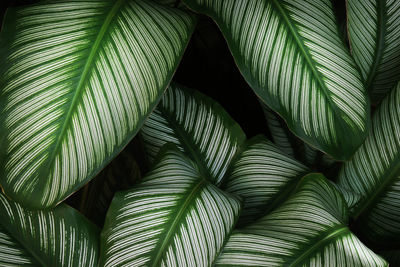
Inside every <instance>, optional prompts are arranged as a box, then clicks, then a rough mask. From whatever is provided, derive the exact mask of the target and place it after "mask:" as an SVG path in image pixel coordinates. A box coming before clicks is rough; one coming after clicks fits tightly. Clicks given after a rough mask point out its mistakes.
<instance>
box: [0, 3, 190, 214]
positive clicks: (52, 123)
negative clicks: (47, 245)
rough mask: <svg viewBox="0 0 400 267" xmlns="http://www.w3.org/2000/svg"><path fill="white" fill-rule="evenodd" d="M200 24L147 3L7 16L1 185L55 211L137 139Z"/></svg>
mask: <svg viewBox="0 0 400 267" xmlns="http://www.w3.org/2000/svg"><path fill="white" fill-rule="evenodd" d="M193 25H194V21H193V19H192V18H191V17H190V16H189V15H187V14H186V13H184V12H182V11H179V10H177V9H172V8H168V7H166V6H162V5H158V4H156V3H155V2H153V1H144V0H126V1H123V0H115V1H108V0H101V1H69V0H68V1H67V0H62V1H45V2H41V3H39V4H36V5H30V6H26V7H22V8H13V9H9V10H8V11H7V14H6V18H5V23H4V26H3V30H2V32H1V36H0V39H1V40H2V43H1V54H0V57H1V62H2V64H1V69H0V74H1V75H0V90H1V91H0V101H1V102H0V134H1V136H0V141H1V147H2V149H1V150H0V183H1V185H2V186H3V188H4V190H5V192H6V193H7V195H9V196H11V197H12V198H13V199H15V200H17V201H19V202H22V203H23V204H25V205H27V206H32V207H48V206H54V205H56V204H57V203H58V202H60V201H61V200H63V199H64V198H65V197H67V196H68V195H69V194H71V193H72V192H74V191H75V190H77V189H78V188H79V187H80V186H81V185H83V184H85V183H86V182H87V181H88V180H89V179H90V178H92V177H93V176H94V175H95V174H97V173H98V172H99V171H100V170H101V169H102V168H103V167H104V166H105V165H106V164H107V163H108V162H109V161H110V160H111V159H112V158H113V157H115V155H117V154H118V153H119V152H120V151H121V150H122V148H123V147H124V146H125V145H126V144H127V143H128V141H129V140H130V139H131V138H132V137H133V136H134V135H135V134H136V132H137V131H138V129H139V128H140V126H141V124H142V123H143V120H144V118H145V117H146V116H147V115H148V114H149V113H150V111H151V110H152V109H153V107H154V106H155V104H156V103H157V102H158V100H159V98H160V97H161V95H162V93H163V92H164V89H165V88H166V87H167V84H168V83H169V81H170V79H171V77H172V74H173V72H174V71H175V69H176V66H177V64H178V62H179V60H180V58H181V56H182V54H183V50H184V48H185V46H186V43H187V42H188V39H189V36H190V34H191V31H192V30H193Z"/></svg>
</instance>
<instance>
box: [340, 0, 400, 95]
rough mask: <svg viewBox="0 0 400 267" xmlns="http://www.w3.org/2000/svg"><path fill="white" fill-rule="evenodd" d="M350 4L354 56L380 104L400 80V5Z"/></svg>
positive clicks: (353, 0)
mask: <svg viewBox="0 0 400 267" xmlns="http://www.w3.org/2000/svg"><path fill="white" fill-rule="evenodd" d="M346 2H347V11H348V31H349V38H350V44H351V49H352V54H353V56H354V58H355V61H356V63H357V65H358V66H359V68H360V70H361V76H362V78H363V81H364V84H365V86H366V88H367V89H368V90H369V91H370V93H371V95H372V101H373V102H378V101H380V100H382V98H383V97H384V96H385V95H386V94H387V93H388V91H389V90H390V89H392V88H393V87H394V86H395V85H396V82H397V81H399V80H400V71H399V69H400V3H399V1H396V0H387V1H381V0H366V1H359V0H348V1H346Z"/></svg>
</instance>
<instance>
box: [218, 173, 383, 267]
mask: <svg viewBox="0 0 400 267" xmlns="http://www.w3.org/2000/svg"><path fill="white" fill-rule="evenodd" d="M346 209H347V207H346V204H345V203H344V201H343V199H342V197H341V195H340V194H339V193H338V192H337V191H336V190H335V189H334V188H333V186H332V185H331V184H330V183H329V182H328V181H327V180H326V179H324V178H323V176H322V175H318V174H311V175H308V176H306V177H304V178H303V181H302V183H301V185H300V186H299V188H298V189H297V193H296V194H294V195H293V196H292V197H291V198H290V199H289V200H287V201H286V202H285V203H284V204H283V205H282V206H281V207H280V208H278V209H276V210H275V211H273V212H272V213H271V214H269V215H267V216H265V217H263V218H261V219H260V220H258V221H257V222H255V223H254V224H252V225H249V226H247V227H245V228H243V229H239V230H235V231H234V232H233V233H232V235H231V237H230V238H229V240H228V242H227V244H226V245H225V247H224V250H223V251H222V253H221V255H220V256H219V258H218V261H217V263H216V266H268V267H273V266H293V267H294V266H343V267H344V266H346V267H349V266H354V267H359V266H387V263H386V262H385V261H384V260H383V259H382V258H381V257H379V256H378V255H376V254H375V253H374V252H372V251H371V250H370V249H368V248H367V247H366V246H365V245H363V244H362V243H361V242H360V240H359V239H358V238H357V237H356V236H355V235H354V234H352V233H351V232H350V230H349V229H348V228H347V226H346V223H347V222H346V220H347V210H346Z"/></svg>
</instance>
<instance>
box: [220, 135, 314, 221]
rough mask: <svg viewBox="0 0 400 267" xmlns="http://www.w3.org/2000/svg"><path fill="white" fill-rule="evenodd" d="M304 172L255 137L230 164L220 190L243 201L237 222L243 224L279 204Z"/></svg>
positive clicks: (304, 168) (270, 144)
mask: <svg viewBox="0 0 400 267" xmlns="http://www.w3.org/2000/svg"><path fill="white" fill-rule="evenodd" d="M307 172H309V170H308V168H307V167H305V166H304V165H302V164H301V163H299V162H297V161H295V160H294V159H292V158H291V157H288V156H286V155H285V154H284V153H283V152H281V151H280V150H279V149H278V148H277V147H276V146H275V145H273V144H272V143H271V142H270V141H268V140H267V139H266V138H264V137H262V136H259V137H255V138H253V139H251V140H249V141H248V142H247V144H246V146H245V147H244V148H243V151H242V152H241V154H239V155H238V156H237V160H236V161H234V162H233V163H232V166H231V167H230V170H229V172H228V173H227V177H226V179H225V182H224V184H223V186H222V188H223V190H225V191H227V192H229V193H232V194H235V195H239V196H241V197H242V198H243V200H244V202H243V204H244V206H243V211H242V213H241V214H240V221H239V223H240V225H246V224H248V223H249V222H252V221H254V220H255V219H258V218H260V217H261V216H264V215H265V214H267V213H268V212H270V211H271V210H273V209H274V208H276V207H277V205H279V204H281V203H282V201H283V200H284V199H285V198H287V197H288V196H289V195H290V194H291V193H292V191H293V190H294V188H295V186H296V185H297V183H298V182H299V181H300V178H301V177H303V176H304V175H305V174H306V173H307Z"/></svg>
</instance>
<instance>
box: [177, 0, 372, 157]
mask: <svg viewBox="0 0 400 267" xmlns="http://www.w3.org/2000/svg"><path fill="white" fill-rule="evenodd" d="M183 2H184V3H186V4H187V5H188V6H189V7H190V8H192V9H193V10H195V11H198V12H201V13H204V14H207V15H209V16H211V17H212V18H213V19H214V20H215V21H216V23H217V24H218V26H219V28H220V29H221V31H222V33H223V34H224V36H225V38H226V40H227V42H228V45H229V48H230V50H231V52H232V54H233V56H234V58H235V61H236V63H237V65H238V67H239V69H240V70H241V72H242V74H243V76H244V78H245V79H246V80H247V82H248V83H249V84H250V86H251V87H252V88H253V89H254V91H255V92H256V94H257V95H258V96H259V97H260V98H261V99H262V100H263V101H264V102H265V103H266V104H268V106H269V107H270V108H272V109H273V110H274V111H276V112H278V113H279V114H280V115H281V116H282V117H283V118H284V119H285V121H286V122H287V124H288V127H289V128H290V129H291V130H292V131H293V132H294V133H295V134H296V135H297V136H299V137H300V138H302V139H303V140H305V141H306V142H308V143H309V144H311V145H312V146H313V147H316V148H317V149H320V150H322V151H324V152H326V153H328V154H330V155H331V156H333V157H334V158H335V159H339V160H345V159H348V158H350V157H351V155H352V154H353V153H354V152H355V150H356V149H357V148H358V147H359V146H360V145H361V144H362V142H363V140H364V139H365V135H366V132H367V129H368V126H369V101H368V97H367V94H366V91H365V89H364V86H363V84H362V81H361V77H360V74H359V72H358V71H357V69H356V65H355V62H354V60H353V59H352V57H351V56H350V53H349V51H348V50H347V48H346V47H345V45H344V43H343V42H342V40H341V39H340V36H339V33H338V27H337V25H336V18H335V16H334V12H333V8H332V3H331V1H329V0H265V1H259V0H241V1H235V0H214V1H207V0H183Z"/></svg>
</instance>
